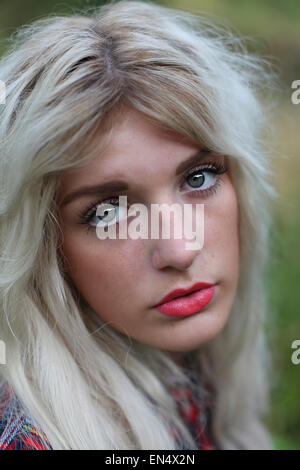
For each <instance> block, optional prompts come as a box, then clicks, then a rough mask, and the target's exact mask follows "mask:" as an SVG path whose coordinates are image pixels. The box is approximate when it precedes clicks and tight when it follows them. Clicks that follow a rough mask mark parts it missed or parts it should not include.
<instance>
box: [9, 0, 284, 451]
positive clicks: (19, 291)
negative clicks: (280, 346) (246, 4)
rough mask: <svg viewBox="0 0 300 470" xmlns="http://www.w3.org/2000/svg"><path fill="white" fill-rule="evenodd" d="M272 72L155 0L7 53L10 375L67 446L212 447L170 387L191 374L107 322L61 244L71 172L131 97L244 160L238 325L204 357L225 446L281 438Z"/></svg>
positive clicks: (217, 432) (45, 27)
mask: <svg viewBox="0 0 300 470" xmlns="http://www.w3.org/2000/svg"><path fill="white" fill-rule="evenodd" d="M269 78H270V72H269V70H268V68H267V67H265V64H264V61H263V60H260V59H258V58H256V57H255V56H253V55H251V54H249V53H247V50H246V48H245V46H244V44H243V42H242V40H241V39H240V38H238V37H234V36H233V35H232V34H231V33H230V31H229V30H228V31H227V30H225V29H222V28H220V27H217V26H213V25H212V24H211V23H210V22H209V21H208V20H207V19H205V18H202V17H201V16H200V15H198V14H196V13H195V14H192V13H188V12H186V11H181V10H173V9H169V8H166V7H163V6H160V5H157V4H152V3H150V2H141V1H116V2H111V3H109V4H106V5H104V6H101V7H98V8H96V9H92V10H85V11H81V12H80V14H78V13H76V14H74V15H72V16H67V17H64V16H52V17H48V18H43V19H40V20H37V21H35V22H34V23H32V24H29V25H26V26H23V27H22V28H20V29H19V30H18V31H17V33H16V34H15V35H14V36H13V37H12V38H11V43H10V44H9V47H8V50H7V51H6V53H5V55H4V56H3V57H2V59H1V61H0V79H1V80H3V81H4V82H5V84H6V94H7V95H6V103H5V105H1V108H0V141H1V156H0V174H1V176H0V177H1V186H0V191H1V201H0V204H1V205H0V222H1V232H0V233H1V238H0V248H1V264H0V295H1V302H0V338H1V340H4V341H5V343H6V355H7V364H6V365H2V366H1V379H2V382H3V383H4V382H8V383H9V384H10V385H11V386H12V387H13V389H14V391H15V392H16V394H17V395H18V397H19V398H20V399H21V400H22V403H23V406H24V407H25V409H26V411H27V412H28V414H30V416H31V417H32V419H33V420H34V421H35V422H36V423H37V425H38V426H40V428H41V429H42V430H43V431H44V432H45V434H46V436H47V438H48V440H49V442H50V444H51V446H52V447H53V448H54V449H176V442H175V440H174V435H172V433H170V429H173V431H174V430H175V431H176V432H177V433H178V435H181V436H183V437H184V438H185V439H186V441H187V442H188V445H190V448H191V449H194V448H196V447H195V444H194V443H193V441H192V437H191V435H190V433H189V431H188V430H187V428H186V427H185V425H184V424H183V422H182V420H181V418H180V416H179V414H178V411H177V409H176V406H175V404H174V401H173V399H172V398H171V397H170V394H169V393H168V392H167V385H166V383H165V376H166V372H169V373H171V374H172V375H174V376H175V377H176V378H177V380H178V383H181V384H188V383H189V382H188V378H187V376H186V375H185V374H184V373H183V372H182V370H181V369H180V367H179V366H178V365H177V364H176V363H175V362H173V361H172V360H171V358H170V357H168V356H167V354H166V353H165V352H164V351H163V350H158V349H154V348H151V347H150V346H147V345H143V344H140V343H139V342H138V341H135V340H133V339H131V338H127V337H125V336H123V335H121V334H120V333H118V332H117V331H115V330H113V329H112V328H111V327H110V325H109V324H108V323H105V322H103V321H102V320H101V318H100V317H99V316H98V315H97V314H96V313H95V312H93V311H92V310H91V308H90V307H89V306H88V305H86V304H85V303H84V301H82V299H80V297H79V295H77V293H76V290H75V289H74V286H72V285H71V284H70V282H69V281H68V278H67V276H66V275H65V272H64V269H63V263H62V259H61V257H60V254H59V249H58V248H59V243H60V242H59V241H60V227H59V222H58V208H57V204H56V195H57V188H58V184H59V181H60V177H61V175H62V173H63V172H64V171H65V170H67V169H71V168H75V167H79V166H82V165H84V164H86V163H88V162H89V161H90V160H91V158H93V155H92V152H87V151H86V149H87V148H88V143H89V142H91V139H92V138H93V136H94V135H95V133H96V132H99V131H100V132H101V131H103V146H105V144H106V143H107V141H108V140H107V138H108V137H109V136H110V135H111V133H110V131H112V130H113V128H114V124H115V122H116V121H117V120H118V119H119V118H120V116H121V109H122V107H123V105H124V107H126V106H131V107H133V108H135V109H137V110H139V111H141V112H143V113H144V114H145V115H146V116H147V117H148V118H149V119H151V120H152V121H153V123H156V124H157V125H159V126H161V127H164V128H168V129H172V130H174V131H177V132H179V133H181V134H182V135H185V136H188V137H190V138H192V139H193V140H194V141H195V142H199V143H200V144H205V145H207V146H208V147H209V148H211V149H213V150H215V151H217V152H220V153H223V154H226V155H227V156H228V157H229V161H230V168H231V174H232V179H233V183H234V185H235V188H236V191H237V197H238V202H239V211H240V213H239V217H240V219H239V220H240V226H239V230H240V278H239V285H238V290H237V294H236V297H235V300H234V304H233V306H232V311H231V312H230V317H229V319H228V322H227V324H226V326H225V327H224V328H223V330H222V332H221V333H220V334H219V335H218V337H216V338H215V339H214V340H212V341H211V342H210V343H209V344H207V345H205V346H203V347H202V348H201V351H200V350H199V351H196V352H195V354H196V358H197V363H198V365H199V370H200V371H201V375H202V377H203V378H204V379H205V381H206V382H207V383H209V384H210V386H211V390H213V408H212V431H213V436H214V439H215V440H216V442H217V443H218V447H219V448H220V449H254V448H256V449H268V448H271V447H272V443H271V439H270V435H269V433H268V431H267V430H266V428H265V425H264V424H263V422H262V420H263V416H264V414H266V413H267V412H268V411H269V390H268V389H269V385H268V384H269V381H270V375H269V372H270V365H271V361H270V355H269V353H268V348H267V347H266V341H265V334H264V328H263V327H264V321H265V316H266V305H265V304H266V302H265V297H264V287H263V272H264V267H265V264H266V261H267V259H268V246H269V244H268V234H269V231H270V224H271V219H270V208H269V202H270V201H271V200H272V197H273V196H274V194H275V193H274V190H273V188H272V185H271V184H270V179H271V178H270V177H271V176H272V171H271V165H270V158H269V157H270V155H269V151H268V148H267V146H265V145H264V140H263V137H262V132H263V130H264V129H265V128H266V125H267V124H268V113H267V109H266V108H265V107H263V105H262V104H261V101H260V97H259V93H260V90H261V88H262V87H263V86H264V83H265V82H266V80H269ZM104 129H105V130H106V132H104ZM98 150H99V149H98ZM162 416H164V417H165V418H166V419H162Z"/></svg>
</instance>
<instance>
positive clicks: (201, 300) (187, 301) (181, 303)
mask: <svg viewBox="0 0 300 470" xmlns="http://www.w3.org/2000/svg"><path fill="white" fill-rule="evenodd" d="M214 293H215V286H212V287H208V288H206V289H201V290H197V291H196V292H193V293H192V294H189V295H188V296H185V297H178V298H177V299H174V300H171V301H170V302H166V303H165V304H162V305H159V306H158V307H156V308H157V310H159V312H161V313H163V314H164V315H168V316H170V317H186V316H187V315H193V314H194V313H197V312H199V311H200V310H202V309H203V308H204V307H205V306H206V305H207V304H208V303H209V302H210V301H211V299H212V298H213V296H214Z"/></svg>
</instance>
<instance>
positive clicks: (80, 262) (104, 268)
mask: <svg viewBox="0 0 300 470" xmlns="http://www.w3.org/2000/svg"><path fill="white" fill-rule="evenodd" d="M141 248H142V247H141V244H138V243H136V241H135V240H133V243H130V240H121V241H120V240H118V241H116V240H99V239H97V238H96V235H95V237H94V236H93V234H89V235H87V234H85V233H84V234H80V235H79V234H77V233H76V234H75V233H72V232H71V231H70V232H68V231H66V232H65V233H64V242H63V248H62V250H63V254H64V257H65V260H66V263H67V264H66V270H67V273H68V275H69V277H70V278H71V280H72V282H73V284H74V285H75V287H76V288H77V289H78V291H79V292H80V293H81V294H82V295H83V297H85V298H86V299H87V301H92V302H93V303H94V302H95V301H96V302H97V298H98V299H99V294H100V292H102V298H103V301H105V298H110V299H111V298H116V297H118V298H119V299H120V300H121V299H122V300H123V301H125V299H126V293H127V292H128V291H129V287H130V285H131V284H132V280H136V279H138V278H139V276H138V272H139V270H140V267H139V265H138V260H141V256H140V255H141V254H140V255H139V251H140V249H141ZM126 286H127V288H126ZM92 299H93V300H92Z"/></svg>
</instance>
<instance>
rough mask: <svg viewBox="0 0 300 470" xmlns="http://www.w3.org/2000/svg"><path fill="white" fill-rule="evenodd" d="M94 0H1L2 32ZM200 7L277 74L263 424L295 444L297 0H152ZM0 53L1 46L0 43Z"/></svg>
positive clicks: (298, 432)
mask: <svg viewBox="0 0 300 470" xmlns="http://www.w3.org/2000/svg"><path fill="white" fill-rule="evenodd" d="M101 3H107V2H101V1H97V0H93V1H89V0H82V1H81V0H64V1H63V2H59V1H55V0H1V3H0V39H5V38H6V37H8V36H9V35H10V34H11V33H13V32H14V31H15V30H16V28H17V27H19V26H21V25H23V24H25V23H30V22H32V21H33V20H35V19H37V18H40V17H43V16H46V15H48V14H65V13H75V12H76V11H78V9H80V8H86V7H94V6H97V5H100V4H101ZM155 3H159V4H161V5H166V6H169V7H174V8H179V9H182V10H188V11H191V12H193V11H195V12H199V13H201V12H203V13H204V14H205V16H207V17H208V18H211V19H212V20H214V19H215V20H216V21H217V22H218V24H223V25H225V26H228V27H231V29H233V31H235V32H237V33H238V34H240V35H242V36H247V37H249V38H252V39H254V42H253V41H252V40H251V42H250V44H251V48H252V49H253V47H254V48H255V50H257V52H258V53H259V54H262V55H264V56H265V57H269V59H270V60H271V62H272V63H273V64H274V65H275V67H276V69H277V71H278V74H279V85H280V86H279V87H278V89H277V91H276V94H275V95H274V103H275V104H274V126H275V127H274V129H275V131H274V135H273V137H272V142H271V145H272V147H273V148H274V166H275V174H276V181H275V182H274V184H275V187H276V188H277V190H278V192H279V198H278V201H277V203H276V209H275V213H274V217H275V221H276V231H275V233H274V234H273V237H272V260H271V262H270V265H269V268H268V272H267V273H266V275H267V282H268V286H269V288H268V298H269V305H270V312H271V314H270V316H269V318H268V321H267V322H266V332H267V335H268V339H269V344H270V348H271V353H272V357H273V368H274V375H273V377H274V379H273V381H274V383H273V386H272V394H271V412H270V415H269V417H268V419H267V425H268V427H269V429H270V430H271V432H272V435H273V438H274V444H275V446H276V448H277V449H300V364H299V365H294V364H293V363H292V362H291V354H292V349H291V344H292V342H293V341H294V340H295V339H300V315H299V314H300V308H299V305H300V288H299V282H300V246H299V240H300V211H299V202H300V185H299V179H300V158H299V155H300V104H298V105H296V104H293V103H292V101H291V94H292V91H293V90H292V89H291V84H292V82H293V81H294V80H300V2H299V0H168V1H159V2H155ZM1 44H2V46H1V48H0V53H2V52H3V51H4V50H5V43H3V42H2V43H1Z"/></svg>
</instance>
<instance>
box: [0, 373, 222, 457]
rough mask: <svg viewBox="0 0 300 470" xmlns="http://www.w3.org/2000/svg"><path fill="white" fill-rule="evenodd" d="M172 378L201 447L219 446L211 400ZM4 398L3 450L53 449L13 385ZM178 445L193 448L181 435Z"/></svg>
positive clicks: (0, 415) (0, 410)
mask: <svg viewBox="0 0 300 470" xmlns="http://www.w3.org/2000/svg"><path fill="white" fill-rule="evenodd" d="M171 379H172V378H171V377H170V391H171V393H172V396H173V398H174V400H175V402H176V406H177V407H178V411H179V413H180V415H181V417H182V419H183V420H184V422H185V424H186V425H187V427H188V429H189V430H190V432H191V434H192V436H193V438H194V440H195V443H196V445H197V449H199V450H214V449H217V446H216V444H215V442H214V441H213V439H212V437H211V435H210V423H211V414H210V403H209V402H208V401H207V400H206V399H205V398H204V397H203V396H202V397H199V394H197V392H195V391H194V390H193V391H192V390H190V389H187V388H182V387H177V386H176V385H174V384H173V385H172V380H171ZM0 398H1V400H0V450H52V447H51V446H50V444H49V442H48V441H47V437H46V436H45V435H44V434H43V433H42V432H39V431H38V430H37V428H36V427H35V426H34V424H33V422H32V421H31V419H30V418H29V417H28V416H27V415H26V414H25V413H24V411H23V410H22V407H21V405H20V402H19V400H18V399H17V397H16V395H15V394H14V392H13V390H12V389H11V388H10V387H9V386H6V387H5V388H4V390H3V391H2V394H1V396H0ZM200 403H201V406H200ZM174 437H175V438H176V436H174ZM177 445H178V447H177V449H179V450H183V449H189V446H188V445H187V444H186V443H185V442H184V440H181V438H179V439H178V438H177Z"/></svg>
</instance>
